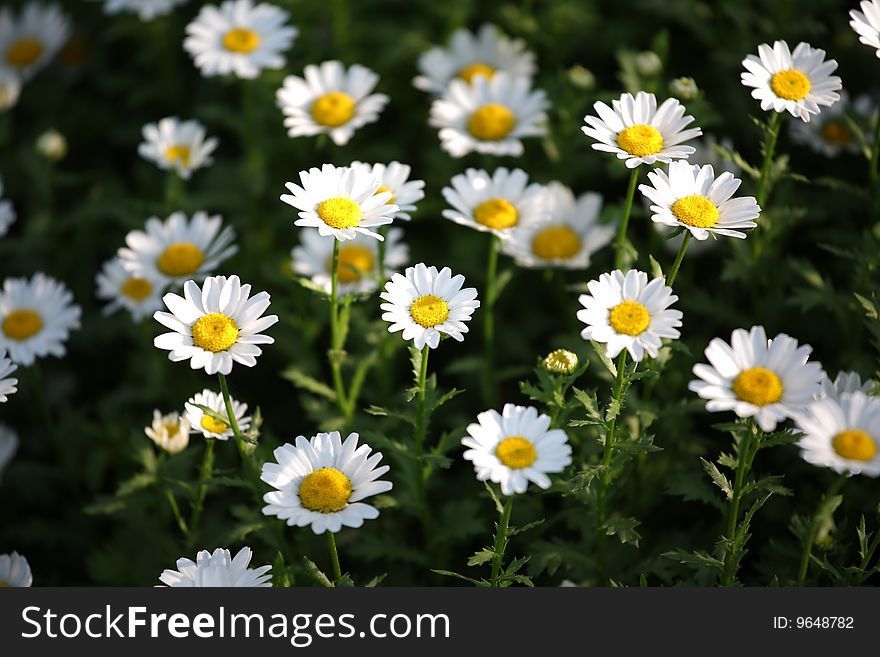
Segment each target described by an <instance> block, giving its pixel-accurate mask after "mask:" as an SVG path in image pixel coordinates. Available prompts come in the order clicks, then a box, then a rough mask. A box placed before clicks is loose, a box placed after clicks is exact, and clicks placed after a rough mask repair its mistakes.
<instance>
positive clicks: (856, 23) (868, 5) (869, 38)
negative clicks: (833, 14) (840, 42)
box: [849, 0, 880, 57]
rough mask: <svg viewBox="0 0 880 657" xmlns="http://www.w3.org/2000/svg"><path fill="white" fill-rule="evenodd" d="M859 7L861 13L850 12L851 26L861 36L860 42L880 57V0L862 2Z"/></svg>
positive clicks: (863, 0) (856, 10) (853, 10)
mask: <svg viewBox="0 0 880 657" xmlns="http://www.w3.org/2000/svg"><path fill="white" fill-rule="evenodd" d="M859 7H860V8H861V11H859V10H858V9H851V10H850V12H849V17H850V18H851V19H852V20H850V22H849V25H850V27H852V29H854V30H855V31H856V34H858V35H859V41H861V42H862V43H864V44H865V45H866V46H871V47H872V48H873V49H874V51H875V52H876V54H877V57H880V0H862V2H860V3H859Z"/></svg>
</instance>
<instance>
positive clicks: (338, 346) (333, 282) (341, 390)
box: [328, 239, 352, 422]
mask: <svg viewBox="0 0 880 657" xmlns="http://www.w3.org/2000/svg"><path fill="white" fill-rule="evenodd" d="M328 356H329V359H330V369H331V370H332V372H333V388H334V390H335V391H336V404H337V405H338V406H339V410H340V411H341V412H342V414H343V416H345V420H346V422H348V421H350V420H351V414H352V413H351V409H350V408H349V404H348V400H347V399H346V395H345V383H344V382H343V380H342V339H341V336H340V335H339V240H337V239H334V240H333V262H332V264H331V268H330V352H329V354H328Z"/></svg>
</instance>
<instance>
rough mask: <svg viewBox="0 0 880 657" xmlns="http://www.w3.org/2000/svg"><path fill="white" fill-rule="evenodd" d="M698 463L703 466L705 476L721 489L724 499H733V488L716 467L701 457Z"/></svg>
mask: <svg viewBox="0 0 880 657" xmlns="http://www.w3.org/2000/svg"><path fill="white" fill-rule="evenodd" d="M700 463H702V464H703V470H705V471H706V474H708V475H709V477H710V478H711V479H712V483H714V484H715V485H716V486H718V488H720V489H721V492H722V493H724V497H725V498H727V500H731V499H733V486H732V485H731V484H730V481H729V480H728V479H727V477H725V476H724V475H723V474H722V473H721V471H720V470H718V467H717V466H716V465H715V464H714V463H712V462H711V461H707V460H706V459H704V458H703V457H700Z"/></svg>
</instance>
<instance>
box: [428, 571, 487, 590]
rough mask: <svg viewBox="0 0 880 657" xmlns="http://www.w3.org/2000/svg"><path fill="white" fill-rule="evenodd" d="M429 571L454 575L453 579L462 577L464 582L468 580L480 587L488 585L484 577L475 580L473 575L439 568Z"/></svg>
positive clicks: (449, 575)
mask: <svg viewBox="0 0 880 657" xmlns="http://www.w3.org/2000/svg"><path fill="white" fill-rule="evenodd" d="M431 572H432V573H437V574H438V575H444V576H446V577H454V578H455V579H462V580H464V581H465V582H470V583H471V584H473V585H474V586H482V587H487V586H489V582H487V581H486V580H484V579H483V580H476V579H474V578H473V577H468V576H467V575H461V574H459V573H456V572H453V571H451V570H440V569H439V568H432V569H431Z"/></svg>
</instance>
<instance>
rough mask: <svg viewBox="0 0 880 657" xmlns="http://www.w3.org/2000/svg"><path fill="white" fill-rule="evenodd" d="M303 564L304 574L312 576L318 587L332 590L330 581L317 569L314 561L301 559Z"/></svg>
mask: <svg viewBox="0 0 880 657" xmlns="http://www.w3.org/2000/svg"><path fill="white" fill-rule="evenodd" d="M303 562H304V563H305V565H306V572H307V573H308V574H309V575H311V576H312V578H313V579H314V580H315V583H317V584H318V585H319V586H324V587H326V588H331V589H332V588H333V582H332V581H331V580H330V578H329V577H327V575H325V574H324V572H323V571H322V570H321V569H320V568H318V566H317V564H315V562H314V561H312V560H311V559H309V558H308V557H303Z"/></svg>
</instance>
